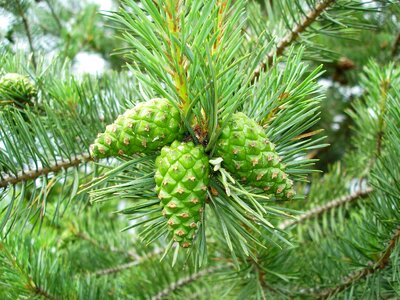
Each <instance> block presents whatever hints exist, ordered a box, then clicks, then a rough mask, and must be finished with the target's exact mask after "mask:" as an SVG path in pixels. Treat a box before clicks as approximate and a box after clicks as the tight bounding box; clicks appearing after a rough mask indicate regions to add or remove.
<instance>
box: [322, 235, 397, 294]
mask: <svg viewBox="0 0 400 300" xmlns="http://www.w3.org/2000/svg"><path fill="white" fill-rule="evenodd" d="M399 238H400V228H398V229H396V231H395V233H394V235H393V236H392V238H391V239H390V240H389V245H388V247H387V248H386V250H385V251H384V252H383V253H382V255H381V256H379V258H378V259H377V260H376V261H375V262H374V263H373V264H372V267H367V268H365V269H363V270H360V271H358V272H355V273H353V274H350V275H349V276H348V277H347V278H346V279H345V280H344V281H343V282H342V283H341V284H340V285H338V286H336V287H333V288H329V289H326V290H324V291H323V292H322V293H321V294H320V296H319V297H318V299H328V298H330V297H332V296H334V295H336V294H338V293H340V292H342V291H344V290H345V289H347V288H348V287H350V286H351V285H352V284H353V283H355V282H357V281H360V280H362V279H364V278H365V277H367V276H368V275H370V274H373V273H375V272H377V271H379V270H382V269H384V268H386V267H387V266H388V265H389V262H390V255H391V254H392V252H393V250H394V248H395V246H396V244H397V242H398V240H399Z"/></svg>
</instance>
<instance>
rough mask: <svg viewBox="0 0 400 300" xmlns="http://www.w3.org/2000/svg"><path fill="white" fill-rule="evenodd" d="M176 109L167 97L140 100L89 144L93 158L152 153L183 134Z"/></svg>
mask: <svg viewBox="0 0 400 300" xmlns="http://www.w3.org/2000/svg"><path fill="white" fill-rule="evenodd" d="M181 123H182V122H181V116H180V112H179V109H178V108H176V107H175V106H173V105H172V104H171V103H170V102H169V101H168V100H167V99H159V98H157V99H152V100H150V101H147V102H143V103H140V104H138V105H136V106H135V107H134V108H132V109H130V110H127V111H126V112H125V113H124V114H123V115H120V116H119V117H118V118H117V119H116V120H115V122H114V123H113V124H111V125H108V126H107V127H106V131H105V132H104V133H100V134H99V135H98V136H97V139H96V140H95V142H94V144H92V145H91V146H90V150H91V154H92V156H93V157H96V158H102V157H109V156H117V155H123V154H125V155H132V154H134V153H151V152H154V151H155V150H158V149H160V148H161V147H163V146H165V145H168V144H170V143H172V142H173V141H174V140H176V139H179V138H180V137H181V136H182V133H183V130H182V128H183V127H182V124H181Z"/></svg>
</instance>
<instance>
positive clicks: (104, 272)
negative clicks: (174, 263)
mask: <svg viewBox="0 0 400 300" xmlns="http://www.w3.org/2000/svg"><path fill="white" fill-rule="evenodd" d="M163 251H164V250H163V249H157V250H156V251H154V252H152V253H150V254H149V255H145V256H143V257H139V258H137V259H136V260H135V261H131V262H128V263H125V264H121V265H118V266H116V267H112V268H108V269H103V270H99V271H96V272H94V273H91V274H90V275H92V276H104V275H110V274H114V273H119V272H121V271H124V270H127V269H130V268H132V267H134V266H137V265H139V264H141V263H142V262H143V261H145V260H146V259H149V258H153V257H154V256H157V255H159V254H160V253H162V252H163ZM128 254H129V252H128Z"/></svg>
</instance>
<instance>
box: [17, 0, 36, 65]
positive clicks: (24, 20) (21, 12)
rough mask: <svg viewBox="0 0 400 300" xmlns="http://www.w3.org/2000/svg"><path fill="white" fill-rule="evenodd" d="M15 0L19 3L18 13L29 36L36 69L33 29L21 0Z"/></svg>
mask: <svg viewBox="0 0 400 300" xmlns="http://www.w3.org/2000/svg"><path fill="white" fill-rule="evenodd" d="M14 1H15V4H16V5H17V10H18V14H19V16H20V17H21V19H22V23H23V25H24V28H25V31H26V36H27V37H28V43H29V48H30V49H31V53H32V64H33V67H34V69H35V70H36V68H37V63H36V52H35V48H34V47H33V39H32V33H31V29H30V27H29V23H28V19H27V18H26V16H25V13H24V10H23V9H22V7H21V3H20V2H19V0H14Z"/></svg>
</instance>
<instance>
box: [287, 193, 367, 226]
mask: <svg viewBox="0 0 400 300" xmlns="http://www.w3.org/2000/svg"><path fill="white" fill-rule="evenodd" d="M372 192H373V189H372V188H370V187H368V188H366V189H365V190H364V191H357V192H354V193H352V194H350V195H347V196H342V197H340V198H337V199H334V200H331V201H329V202H328V203H325V204H323V205H321V206H317V207H314V208H312V209H310V210H309V211H307V212H305V213H303V214H301V215H300V216H298V217H297V219H296V220H286V221H284V222H282V223H281V224H279V229H282V230H285V229H286V228H288V227H290V226H292V225H294V224H298V223H302V222H304V221H305V220H308V219H312V218H316V217H318V216H320V215H321V214H323V213H325V212H327V211H330V210H331V209H333V208H336V207H340V206H342V205H345V204H346V203H350V202H354V201H356V200H359V199H362V198H365V197H367V196H368V195H369V194H370V193H372Z"/></svg>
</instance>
